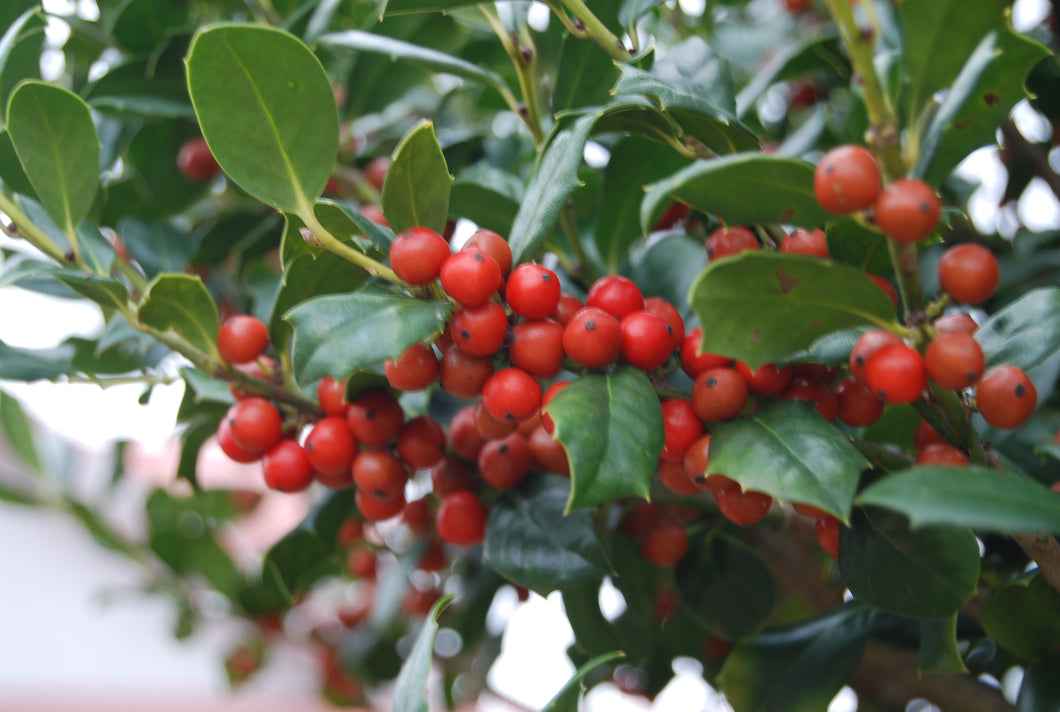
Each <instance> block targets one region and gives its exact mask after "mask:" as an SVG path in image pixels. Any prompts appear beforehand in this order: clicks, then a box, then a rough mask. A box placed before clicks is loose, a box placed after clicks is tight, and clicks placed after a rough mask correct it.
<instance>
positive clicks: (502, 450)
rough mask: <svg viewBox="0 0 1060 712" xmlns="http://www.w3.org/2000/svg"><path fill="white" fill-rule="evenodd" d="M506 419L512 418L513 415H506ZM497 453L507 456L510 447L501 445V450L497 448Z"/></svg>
mask: <svg viewBox="0 0 1060 712" xmlns="http://www.w3.org/2000/svg"><path fill="white" fill-rule="evenodd" d="M504 417H505V418H509V417H511V414H510V413H509V414H508V415H506V416H504ZM497 451H498V452H499V453H500V454H502V455H507V454H508V445H507V444H504V445H501V446H500V447H499V448H497Z"/></svg>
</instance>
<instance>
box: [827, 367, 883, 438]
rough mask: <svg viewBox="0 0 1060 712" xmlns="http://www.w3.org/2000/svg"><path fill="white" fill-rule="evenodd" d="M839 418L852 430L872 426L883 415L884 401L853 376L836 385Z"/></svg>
mask: <svg viewBox="0 0 1060 712" xmlns="http://www.w3.org/2000/svg"><path fill="white" fill-rule="evenodd" d="M835 395H836V400H837V401H838V404H839V412H838V413H837V417H838V418H839V419H840V420H841V421H842V422H844V423H846V424H847V425H849V426H850V427H852V428H864V427H867V426H869V425H872V424H873V423H875V422H876V421H877V420H879V419H880V416H881V415H883V401H881V400H880V399H879V398H877V397H876V396H875V395H874V394H873V392H872V390H870V389H869V387H868V386H867V385H865V384H864V383H862V382H861V381H859V380H858V379H857V378H855V377H854V376H853V375H850V376H847V377H846V378H844V379H843V380H842V381H840V382H839V383H837V384H836V387H835Z"/></svg>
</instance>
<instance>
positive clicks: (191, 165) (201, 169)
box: [177, 136, 221, 183]
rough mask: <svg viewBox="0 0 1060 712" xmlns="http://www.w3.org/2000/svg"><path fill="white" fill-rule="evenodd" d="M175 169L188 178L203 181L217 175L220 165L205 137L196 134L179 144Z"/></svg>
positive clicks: (198, 181) (197, 181)
mask: <svg viewBox="0 0 1060 712" xmlns="http://www.w3.org/2000/svg"><path fill="white" fill-rule="evenodd" d="M177 169H178V170H179V171H180V173H181V175H183V176H184V177H185V178H187V179H188V180H191V181H195V182H196V183H205V182H206V181H208V180H210V179H211V178H213V177H214V176H215V175H217V172H218V171H220V170H221V167H220V166H218V165H217V159H216V158H214V156H213V152H212V151H210V147H209V146H207V145H206V139H204V138H203V137H202V136H196V137H194V138H189V139H188V140H187V141H185V142H184V143H183V144H181V146H180V150H179V151H177Z"/></svg>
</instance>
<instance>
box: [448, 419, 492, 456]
mask: <svg viewBox="0 0 1060 712" xmlns="http://www.w3.org/2000/svg"><path fill="white" fill-rule="evenodd" d="M475 408H476V406H473V405H469V406H467V407H465V408H461V409H460V410H458V411H457V412H456V414H455V415H454V416H453V418H452V419H451V420H450V421H449V440H450V441H451V442H452V443H453V451H454V452H456V454H457V455H459V456H460V457H462V458H464V459H465V460H475V459H478V454H479V451H480V450H482V446H483V445H485V444H486V440H485V438H483V437H482V436H481V435H479V433H478V428H476V427H475Z"/></svg>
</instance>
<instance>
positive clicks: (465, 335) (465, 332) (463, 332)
mask: <svg viewBox="0 0 1060 712" xmlns="http://www.w3.org/2000/svg"><path fill="white" fill-rule="evenodd" d="M460 338H461V339H463V340H464V341H467V340H468V339H470V338H471V332H470V331H468V330H467V329H462V330H461V331H460Z"/></svg>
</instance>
